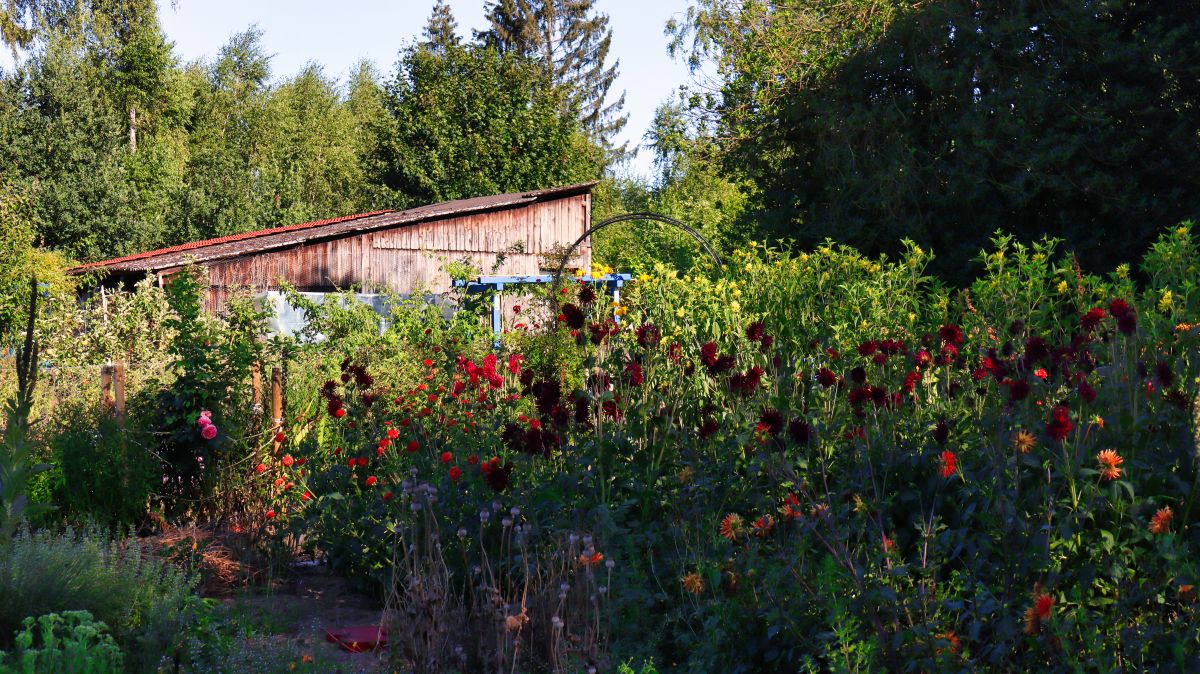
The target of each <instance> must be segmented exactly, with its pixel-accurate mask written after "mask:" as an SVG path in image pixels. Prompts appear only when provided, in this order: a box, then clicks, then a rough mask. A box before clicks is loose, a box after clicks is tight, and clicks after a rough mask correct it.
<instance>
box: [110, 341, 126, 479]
mask: <svg viewBox="0 0 1200 674" xmlns="http://www.w3.org/2000/svg"><path fill="white" fill-rule="evenodd" d="M113 413H114V416H116V418H117V425H118V426H120V430H119V431H118V432H119V433H120V434H121V488H122V489H128V488H129V446H128V445H127V444H126V442H125V363H124V362H123V361H117V362H116V364H115V365H113Z"/></svg>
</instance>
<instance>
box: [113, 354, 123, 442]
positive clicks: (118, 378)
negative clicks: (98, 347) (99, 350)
mask: <svg viewBox="0 0 1200 674" xmlns="http://www.w3.org/2000/svg"><path fill="white" fill-rule="evenodd" d="M112 367H113V414H114V416H116V417H117V420H118V421H120V422H121V425H122V426H124V425H125V363H123V362H121V361H117V364H116V365H113V366H112Z"/></svg>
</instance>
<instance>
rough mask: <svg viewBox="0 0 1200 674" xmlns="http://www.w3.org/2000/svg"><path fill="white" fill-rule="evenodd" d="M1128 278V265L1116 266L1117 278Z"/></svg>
mask: <svg viewBox="0 0 1200 674" xmlns="http://www.w3.org/2000/svg"><path fill="white" fill-rule="evenodd" d="M1128 276H1129V265H1127V264H1122V265H1118V266H1117V278H1128Z"/></svg>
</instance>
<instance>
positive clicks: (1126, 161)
mask: <svg viewBox="0 0 1200 674" xmlns="http://www.w3.org/2000/svg"><path fill="white" fill-rule="evenodd" d="M1196 21H1197V17H1196V14H1195V12H1193V11H1192V8H1190V7H1187V6H1186V5H1184V4H1180V3H1154V2H1141V1H1139V0H1109V1H1105V2H1051V3H1040V2H1011V3H978V2H974V1H971V0H946V1H941V2H922V3H910V2H897V1H894V0H855V1H854V2H844V3H832V4H831V3H828V2H821V1H816V0H814V1H807V0H806V1H802V2H789V3H776V2H765V1H760V0H753V1H751V2H741V1H740V0H739V1H737V2H733V1H730V0H699V1H698V2H696V3H695V5H694V7H692V8H691V10H689V14H688V17H687V19H686V20H684V21H681V22H680V23H678V24H677V25H676V26H675V35H676V38H677V42H676V48H677V49H679V50H681V53H682V54H683V55H685V56H686V57H688V58H689V59H691V60H692V62H693V63H694V65H696V66H697V68H698V71H697V72H698V74H699V75H700V77H701V79H700V81H698V82H697V83H696V84H695V85H694V86H693V87H692V89H691V92H690V94H691V95H690V98H689V103H690V107H691V109H692V110H693V111H694V112H696V113H698V115H699V116H700V117H701V118H702V119H704V120H705V121H706V122H708V126H707V127H706V128H707V133H710V134H711V135H712V136H713V137H714V138H716V139H718V142H719V143H720V144H721V150H722V153H723V155H724V157H725V159H726V163H727V165H728V167H729V170H732V171H736V172H739V173H741V172H744V173H746V174H748V175H749V177H750V178H751V180H752V181H753V183H754V184H755V186H756V188H757V194H758V198H756V199H755V200H754V203H753V206H752V208H751V211H752V212H753V213H754V215H753V218H754V219H755V221H756V222H757V223H759V227H760V229H761V231H763V232H764V233H769V234H770V235H772V236H776V237H780V238H787V239H794V240H796V241H797V242H799V243H800V244H801V245H803V246H805V247H808V246H812V245H815V244H817V243H819V242H820V241H822V240H823V239H824V238H825V237H833V238H835V239H836V240H839V241H843V242H847V243H851V244H853V245H854V246H856V247H857V248H859V249H860V250H862V251H864V252H866V253H868V254H875V253H877V252H895V251H896V250H897V248H896V246H897V242H898V241H899V240H900V239H901V238H911V239H914V240H916V241H917V242H918V243H920V244H922V245H925V246H933V247H934V248H936V249H937V250H938V251H939V255H940V256H941V263H940V264H939V265H938V266H937V268H938V271H939V272H940V273H942V274H943V275H944V276H954V277H955V278H957V279H965V278H968V274H965V273H964V272H963V269H964V267H965V265H967V264H968V263H969V262H970V261H971V258H972V257H973V255H974V253H975V251H976V250H978V249H979V248H980V247H981V246H982V245H983V244H984V243H985V241H986V237H987V236H988V235H989V234H990V233H991V232H993V231H995V230H997V229H1004V230H1005V231H1008V232H1011V233H1012V234H1014V235H1015V236H1017V237H1018V238H1019V239H1020V240H1022V241H1025V242H1027V243H1028V242H1030V241H1033V240H1035V239H1037V238H1039V237H1040V236H1043V235H1050V236H1055V237H1058V238H1061V239H1063V240H1064V241H1065V242H1066V244H1067V245H1068V246H1069V247H1071V248H1072V249H1073V250H1075V251H1076V252H1077V253H1078V254H1079V257H1080V259H1081V260H1082V261H1083V262H1084V264H1085V265H1086V266H1088V267H1089V268H1093V269H1110V268H1112V267H1113V266H1115V265H1116V264H1119V263H1120V262H1122V261H1124V260H1126V259H1127V258H1128V257H1129V256H1130V255H1131V254H1140V253H1141V252H1143V251H1144V250H1145V249H1146V247H1147V246H1148V245H1149V244H1150V243H1151V241H1152V240H1153V237H1154V230H1153V227H1147V226H1146V225H1147V223H1162V222H1177V221H1179V220H1183V219H1186V218H1191V217H1195V216H1196V214H1197V209H1198V207H1200V204H1198V203H1197V197H1196V191H1195V190H1194V189H1192V185H1194V184H1195V182H1196V175H1197V171H1198V170H1200V163H1198V160H1197V157H1200V153H1198V152H1197V129H1198V128H1200V118H1198V117H1197V112H1196V111H1197V109H1198V108H1197V105H1196V102H1197V95H1198V94H1200V90H1197V88H1196V86H1195V83H1196V81H1197V72H1196V65H1195V64H1196V63H1197V56H1198V52H1197V50H1198V48H1200V43H1198V42H1197V40H1196V37H1195V35H1196Z"/></svg>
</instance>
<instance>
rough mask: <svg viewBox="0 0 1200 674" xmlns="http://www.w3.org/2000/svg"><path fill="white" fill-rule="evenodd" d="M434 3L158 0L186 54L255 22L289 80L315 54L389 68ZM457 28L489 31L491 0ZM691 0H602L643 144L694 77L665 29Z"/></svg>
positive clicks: (621, 84) (621, 85) (457, 1)
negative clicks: (486, 9)
mask: <svg viewBox="0 0 1200 674" xmlns="http://www.w3.org/2000/svg"><path fill="white" fill-rule="evenodd" d="M433 4H434V0H390V1H389V0H340V2H327V1H317V0H177V2H176V3H175V6H174V7H172V3H170V2H165V1H161V0H160V7H161V9H160V12H159V18H160V20H161V22H162V27H163V30H164V31H166V34H167V36H168V37H169V38H170V39H171V40H172V41H173V42H174V43H175V50H176V53H177V54H178V55H179V56H180V57H181V58H183V59H184V60H187V61H191V60H195V59H200V58H212V57H213V56H214V55H215V54H216V53H217V50H218V49H220V47H221V45H223V44H224V43H225V42H226V41H227V40H228V39H229V37H230V36H231V35H233V34H234V33H238V32H241V31H243V30H245V29H246V28H247V27H249V26H251V25H253V24H257V25H258V27H259V28H260V29H262V31H263V42H264V46H265V47H266V49H267V53H269V54H274V58H273V59H272V62H271V63H272V74H273V76H274V77H275V78H280V77H287V76H289V75H292V74H294V73H296V72H297V71H299V70H300V68H301V67H303V66H304V65H305V64H306V63H308V62H310V61H313V62H316V63H319V64H321V65H322V66H324V69H325V73H326V74H327V75H330V76H334V77H337V78H339V79H340V80H342V81H345V78H346V75H347V73H348V72H349V70H350V67H351V65H353V64H354V63H355V62H357V61H358V60H359V59H363V58H365V59H368V60H371V61H373V62H374V63H375V65H376V66H377V67H378V68H379V70H380V71H381V72H384V73H389V72H391V70H392V67H393V65H394V64H395V62H396V54H397V52H398V51H399V50H400V48H401V47H403V46H405V45H406V44H409V43H410V42H412V41H413V40H414V39H415V38H416V37H418V36H419V35H420V32H421V29H422V28H423V27H424V26H425V21H426V19H428V17H429V11H430V9H431V8H432V7H433ZM448 4H449V5H450V8H451V10H452V11H453V12H454V16H455V18H456V19H457V20H458V29H459V33H460V34H461V35H462V36H463V37H465V38H469V37H470V36H471V30H472V29H475V28H483V25H484V18H483V5H484V0H449V3H448ZM687 6H688V2H687V0H596V9H597V10H598V11H599V12H602V13H605V14H608V15H609V25H610V26H611V27H612V29H613V44H612V50H611V52H610V59H611V58H614V57H615V58H618V59H620V62H621V63H620V77H619V78H618V79H617V81H616V83H615V84H614V85H613V89H612V92H610V95H611V94H614V93H615V94H618V95H619V93H620V91H621V90H624V91H625V111H626V112H627V113H628V114H629V123H628V124H627V125H626V127H625V132H624V134H623V140H627V141H629V144H630V147H633V146H634V145H637V144H639V143H641V142H642V135H643V134H644V133H645V132H646V129H647V128H649V126H650V122H651V120H652V119H653V117H654V110H655V108H656V107H658V105H659V104H660V103H662V102H663V101H665V100H666V99H667V98H668V97H669V96H670V95H671V94H672V93H673V92H674V91H675V90H676V89H677V88H678V87H679V85H680V84H683V83H684V82H685V81H686V80H687V76H688V73H687V68H686V66H685V65H683V64H682V63H679V62H677V61H675V60H673V59H671V57H670V56H668V55H667V37H666V36H665V35H663V27H664V26H665V25H666V22H667V20H668V19H670V18H672V17H673V16H674V17H677V18H680V19H682V18H683V15H684V13H685V12H686V11H687ZM650 162H651V155H650V152H649V151H647V150H642V151H641V152H640V153H639V156H638V158H637V159H635V160H634V163H633V166H632V169H633V171H634V172H636V173H640V174H642V175H648V174H649V172H650Z"/></svg>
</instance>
